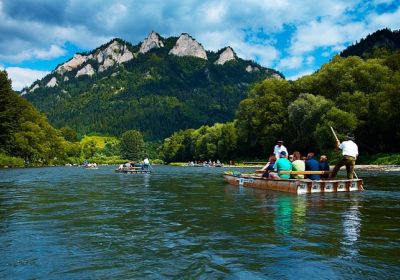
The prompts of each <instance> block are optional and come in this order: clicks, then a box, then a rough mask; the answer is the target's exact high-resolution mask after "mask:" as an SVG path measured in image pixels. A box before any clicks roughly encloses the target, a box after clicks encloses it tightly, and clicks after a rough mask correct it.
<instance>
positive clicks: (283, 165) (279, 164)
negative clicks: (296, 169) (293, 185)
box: [271, 151, 292, 179]
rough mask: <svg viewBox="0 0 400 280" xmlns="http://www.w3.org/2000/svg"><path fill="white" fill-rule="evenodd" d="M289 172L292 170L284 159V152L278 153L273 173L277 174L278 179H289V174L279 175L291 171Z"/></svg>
mask: <svg viewBox="0 0 400 280" xmlns="http://www.w3.org/2000/svg"><path fill="white" fill-rule="evenodd" d="M291 170H292V163H291V162H290V161H289V160H288V159H287V158H286V152H285V151H281V152H280V153H279V159H278V160H277V161H276V162H275V164H274V171H276V172H277V174H276V175H277V176H278V177H279V178H283V179H289V178H290V174H281V172H282V171H291ZM271 175H272V174H271ZM271 177H272V176H271Z"/></svg>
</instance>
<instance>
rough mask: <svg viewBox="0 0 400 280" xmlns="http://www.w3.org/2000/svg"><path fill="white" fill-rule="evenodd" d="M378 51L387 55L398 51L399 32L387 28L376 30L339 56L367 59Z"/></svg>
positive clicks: (399, 47) (399, 46)
mask: <svg viewBox="0 0 400 280" xmlns="http://www.w3.org/2000/svg"><path fill="white" fill-rule="evenodd" d="M379 49H381V50H382V51H385V52H389V53H390V52H393V51H396V50H398V49H400V30H394V31H391V30H390V29H387V28H385V29H381V30H378V31H376V32H374V33H372V34H370V35H368V36H367V37H365V38H363V39H361V40H360V42H356V43H355V44H353V45H351V46H349V47H347V48H346V49H345V50H344V51H343V52H341V53H340V56H342V57H348V56H360V57H363V58H369V57H371V56H372V55H373V54H374V53H377V51H378V50H379Z"/></svg>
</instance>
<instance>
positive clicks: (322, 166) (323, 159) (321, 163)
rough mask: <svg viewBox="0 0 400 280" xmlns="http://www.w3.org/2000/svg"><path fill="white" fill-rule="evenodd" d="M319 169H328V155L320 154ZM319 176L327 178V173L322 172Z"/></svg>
mask: <svg viewBox="0 0 400 280" xmlns="http://www.w3.org/2000/svg"><path fill="white" fill-rule="evenodd" d="M319 170H321V171H329V170H330V168H329V163H328V157H327V156H326V155H322V156H321V157H320V158H319ZM321 178H323V179H327V178H329V174H323V175H321Z"/></svg>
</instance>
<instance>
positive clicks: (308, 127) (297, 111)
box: [288, 93, 332, 149]
mask: <svg viewBox="0 0 400 280" xmlns="http://www.w3.org/2000/svg"><path fill="white" fill-rule="evenodd" d="M331 107H332V102H331V101H329V100H327V99H325V98H324V97H322V96H315V95H312V94H308V93H304V94H301V95H300V96H299V97H298V98H297V99H296V100H295V101H293V103H292V104H290V105H289V107H288V115H289V116H288V118H289V124H290V127H291V129H292V130H293V131H294V132H295V134H294V137H293V138H292V142H293V145H295V146H297V149H310V148H313V147H315V144H316V143H315V140H314V135H313V132H314V131H315V128H316V126H317V123H318V121H319V120H320V118H321V117H322V116H323V115H324V114H325V113H326V112H327V111H328V110H329V109H330V108H331Z"/></svg>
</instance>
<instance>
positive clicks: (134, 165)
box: [118, 157, 151, 170]
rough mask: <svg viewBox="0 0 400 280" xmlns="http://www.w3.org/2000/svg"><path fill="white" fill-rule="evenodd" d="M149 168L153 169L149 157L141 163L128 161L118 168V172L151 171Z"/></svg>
mask: <svg viewBox="0 0 400 280" xmlns="http://www.w3.org/2000/svg"><path fill="white" fill-rule="evenodd" d="M149 168H151V165H150V161H149V159H148V157H145V158H144V160H143V161H141V162H131V161H127V162H125V163H123V164H120V165H119V166H118V170H132V169H141V170H149Z"/></svg>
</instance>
